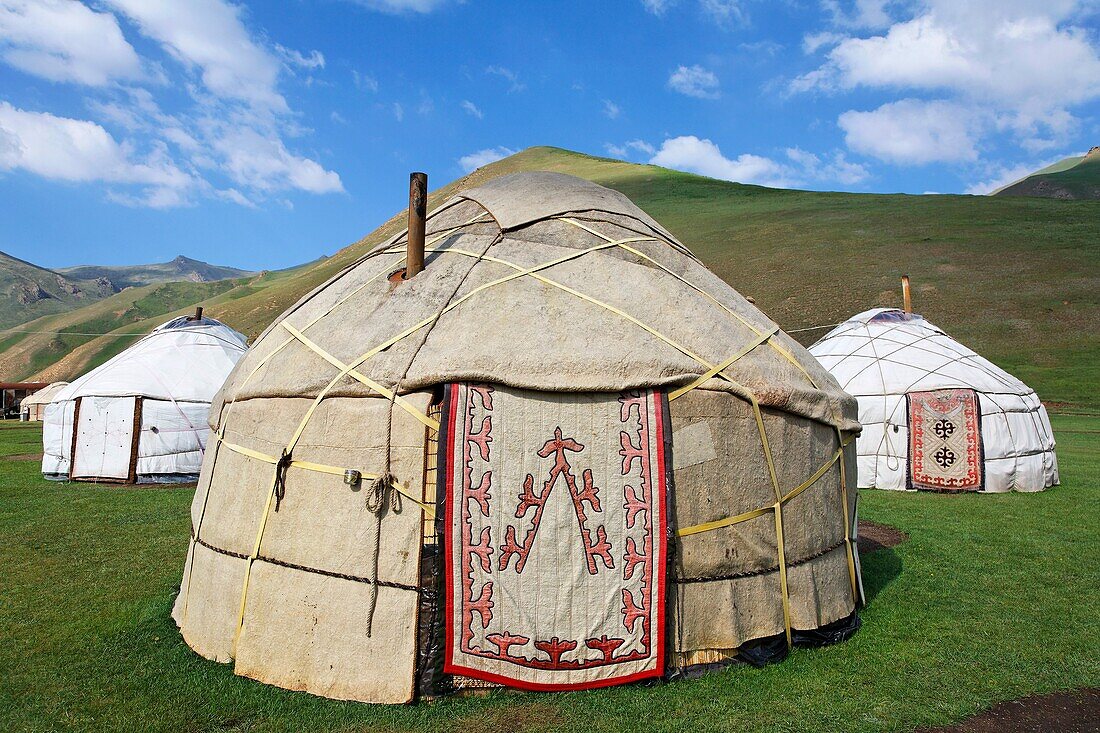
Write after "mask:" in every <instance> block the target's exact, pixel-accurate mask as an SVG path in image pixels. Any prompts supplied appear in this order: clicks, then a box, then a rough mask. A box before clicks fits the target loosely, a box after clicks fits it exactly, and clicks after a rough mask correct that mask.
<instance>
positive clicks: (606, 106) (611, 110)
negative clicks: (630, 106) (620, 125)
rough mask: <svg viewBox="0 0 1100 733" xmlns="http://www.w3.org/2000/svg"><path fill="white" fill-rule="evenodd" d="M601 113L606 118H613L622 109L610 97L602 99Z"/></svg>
mask: <svg viewBox="0 0 1100 733" xmlns="http://www.w3.org/2000/svg"><path fill="white" fill-rule="evenodd" d="M603 113H604V116H605V117H607V119H609V120H614V119H616V118H617V117H618V116H619V114H620V113H622V109H621V108H620V107H619V105H617V104H615V103H614V102H612V101H611V100H610V99H605V100H603Z"/></svg>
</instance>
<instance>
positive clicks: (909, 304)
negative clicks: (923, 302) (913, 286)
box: [901, 275, 913, 313]
mask: <svg viewBox="0 0 1100 733" xmlns="http://www.w3.org/2000/svg"><path fill="white" fill-rule="evenodd" d="M901 300H902V307H903V308H904V309H905V312H906V313H912V312H913V298H912V297H911V296H910V295H909V276H908V275H902V276H901Z"/></svg>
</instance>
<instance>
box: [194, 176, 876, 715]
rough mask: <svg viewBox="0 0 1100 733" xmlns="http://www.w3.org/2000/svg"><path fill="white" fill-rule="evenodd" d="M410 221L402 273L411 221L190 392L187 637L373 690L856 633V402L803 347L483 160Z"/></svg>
mask: <svg viewBox="0 0 1100 733" xmlns="http://www.w3.org/2000/svg"><path fill="white" fill-rule="evenodd" d="M417 200H421V201H422V199H420V198H419V195H418V199H417ZM410 209H411V212H412V214H413V215H412V216H411V217H410V218H411V219H412V221H413V225H414V226H413V227H412V229H413V231H414V232H416V231H417V230H418V228H419V227H417V226H416V224H417V222H418V221H420V220H419V219H418V217H417V216H416V213H417V209H418V207H417V206H415V205H414V206H411V207H410ZM420 223H421V224H422V223H423V222H422V221H420ZM426 228H427V234H426V240H427V246H426V253H427V254H426V261H425V267H424V269H423V271H421V272H419V273H418V274H414V275H413V276H412V277H408V278H407V279H406V277H405V276H406V275H407V274H408V273H407V272H406V271H405V270H404V268H405V266H406V253H407V252H410V251H411V256H410V257H409V262H410V264H409V268H410V271H411V272H414V273H415V272H416V269H417V268H416V267H415V265H414V264H413V263H415V262H416V260H417V254H418V250H417V247H416V240H417V237H416V235H415V234H414V236H413V242H412V244H413V246H412V247H411V248H408V247H407V244H408V242H407V236H406V235H404V234H402V235H400V236H398V237H396V238H395V239H393V240H391V241H389V242H387V243H385V244H383V245H381V246H379V247H377V248H376V249H374V250H373V251H371V252H370V253H369V254H367V255H366V256H364V257H363V258H362V259H360V260H359V261H358V262H356V263H354V264H353V265H351V266H350V267H348V268H347V269H345V270H344V271H343V272H341V273H340V274H338V275H337V276H335V277H334V278H332V279H331V280H330V281H329V282H327V283H325V284H324V285H322V286H320V287H319V288H317V289H316V290H315V291H313V292H312V293H310V294H308V295H307V296H306V297H304V298H302V300H300V301H299V302H298V303H297V304H296V305H295V306H294V307H292V308H291V309H290V310H288V311H287V312H286V313H284V314H283V316H282V317H280V318H279V319H278V320H277V321H276V322H275V323H274V324H272V326H271V327H270V328H268V330H267V331H266V332H265V333H264V334H262V335H261V336H260V338H259V340H258V341H257V342H256V344H255V345H254V346H253V348H252V350H251V351H250V352H249V353H248V355H246V356H245V358H244V359H242V360H241V362H240V363H239V364H238V365H237V368H236V369H235V370H234V371H233V374H232V375H231V376H230V377H229V379H228V380H227V382H226V385H225V387H224V388H223V389H222V391H221V392H220V393H219V395H218V397H217V398H216V399H215V401H214V404H213V406H212V409H211V427H212V428H213V430H214V431H215V434H216V436H217V438H216V444H213V445H212V446H211V449H210V450H209V451H207V454H206V459H205V461H204V463H203V470H202V475H201V478H200V480H199V485H198V489H197V490H196V494H195V501H194V504H193V506H192V514H191V517H192V538H191V543H190V550H189V553H188V557H187V559H186V564H185V567H184V573H183V580H182V584H181V588H180V593H179V596H178V599H177V601H176V604H175V608H174V611H173V615H174V617H175V619H176V621H177V623H178V624H179V626H180V629H181V630H182V634H183V638H184V639H185V640H186V642H187V643H188V644H189V645H190V646H191V647H192V648H193V649H194V650H195V651H197V652H198V653H200V654H202V655H203V656H205V657H208V658H210V659H214V660H217V661H221V662H232V663H233V664H234V668H235V670H236V672H237V674H240V675H244V676H248V677H252V678H255V679H258V680H261V681H264V682H268V683H271V684H274V685H279V686H281V687H286V688H290V689H296V690H306V691H309V692H312V693H315V694H319V695H325V696H328V697H334V698H345V699H354V700H362V701H371V702H387V703H400V702H406V701H409V700H412V699H413V698H415V697H417V696H418V695H434V694H436V693H439V692H441V691H445V690H453V689H456V688H458V689H463V688H468V687H476V686H485V685H493V684H499V685H507V686H511V687H518V688H525V689H541V690H563V689H578V688H588V687H598V686H604V685H611V684H618V683H622V682H628V681H631V680H638V679H643V678H648V677H656V676H661V675H666V676H668V675H673V674H675V673H677V672H680V671H685V670H693V669H698V668H700V667H701V666H704V665H710V664H716V663H722V662H728V661H730V660H732V659H733V658H735V657H738V656H741V657H742V658H746V657H747V658H749V659H757V660H759V659H767V658H769V656H775V655H776V654H782V653H785V651H786V649H787V648H788V645H789V644H799V643H806V644H810V643H820V642H822V641H825V640H837V639H841V638H845V637H846V636H847V635H848V634H850V633H852V632H853V631H854V630H855V628H857V625H858V617H857V616H856V615H855V611H856V607H857V605H858V602H859V600H858V599H859V595H860V584H859V583H860V581H859V565H858V555H857V553H856V548H855V546H854V541H853V540H854V537H855V502H856V492H855V491H854V487H850V486H848V485H847V484H846V478H845V477H846V475H847V474H848V473H851V472H852V471H853V470H854V468H855V464H854V453H853V451H852V446H851V445H850V444H849V441H850V440H851V438H852V436H853V434H854V431H855V430H857V429H858V423H857V422H856V420H855V417H856V404H855V401H854V400H853V399H852V398H851V397H849V396H847V395H846V394H844V392H843V391H842V390H840V388H839V387H838V386H837V384H836V382H835V381H834V380H833V379H832V378H831V377H830V376H829V375H828V373H826V372H825V371H824V370H823V369H821V367H820V366H819V365H818V364H817V363H816V362H815V361H814V360H813V359H812V358H811V357H810V356H809V354H807V353H806V351H805V350H804V349H803V348H802V347H800V346H799V345H798V344H797V343H795V342H794V341H793V340H792V339H791V338H789V337H788V336H787V335H786V334H784V333H783V332H782V331H780V330H779V328H778V327H777V326H776V325H775V324H774V323H773V322H771V321H770V320H769V319H768V318H767V317H766V316H764V314H763V313H761V312H760V311H759V310H757V309H756V308H755V307H754V306H752V305H751V304H750V303H749V302H748V301H747V300H746V299H745V298H743V297H742V296H741V295H739V294H738V293H737V292H736V291H734V290H733V289H732V288H731V287H729V286H728V285H727V284H725V283H724V282H722V280H720V279H719V278H718V277H717V276H715V275H714V274H713V273H711V272H710V271H709V270H707V269H706V268H705V267H704V266H703V265H702V264H701V263H700V262H699V260H698V259H696V258H695V256H694V255H692V253H691V252H689V251H688V250H687V249H686V248H685V247H684V246H683V245H682V244H680V243H679V242H678V241H677V240H676V239H675V238H674V237H672V235H670V234H669V233H668V232H667V231H665V229H663V228H662V227H661V226H660V225H659V224H658V223H657V222H655V221H654V220H653V219H651V218H650V217H649V216H647V215H646V214H645V213H644V212H642V211H641V210H640V209H639V208H638V207H636V206H635V205H634V204H633V203H631V202H630V201H629V200H628V199H627V198H625V197H624V196H622V195H621V194H619V193H617V192H615V191H611V190H608V189H606V188H603V187H600V186H598V185H595V184H593V183H590V182H587V181H583V180H580V179H577V178H573V177H570V176H564V175H560V174H553V173H529V174H516V175H509V176H505V177H502V178H498V179H495V180H493V181H492V182H490V183H487V184H485V185H483V186H481V187H479V188H475V189H471V190H467V191H465V192H464V193H461V194H459V195H457V196H455V197H454V198H452V199H450V200H449V201H447V202H446V203H444V204H443V205H442V206H441V207H440V208H438V209H436V210H435V212H434V213H433V214H432V215H431V216H430V217H428V218H427V224H426ZM845 446H847V447H845Z"/></svg>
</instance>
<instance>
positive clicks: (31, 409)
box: [20, 382, 69, 422]
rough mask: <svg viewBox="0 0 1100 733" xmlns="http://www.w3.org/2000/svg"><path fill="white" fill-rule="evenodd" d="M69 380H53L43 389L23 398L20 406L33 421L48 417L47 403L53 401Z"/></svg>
mask: <svg viewBox="0 0 1100 733" xmlns="http://www.w3.org/2000/svg"><path fill="white" fill-rule="evenodd" d="M68 384H69V383H68V382H51V383H50V384H47V385H46V386H45V387H43V388H42V389H40V390H38V391H37V392H35V393H34V394H32V395H29V396H27V397H25V398H24V399H23V402H22V403H20V408H21V410H22V411H23V412H25V413H26V414H27V419H28V420H30V421H31V422H39V421H41V420H43V419H44V418H45V417H46V405H48V404H50V403H51V402H53V399H54V397H56V396H57V393H58V392H60V391H61V390H62V389H64V388H65V387H66V386H68Z"/></svg>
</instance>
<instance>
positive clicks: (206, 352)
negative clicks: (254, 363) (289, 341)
mask: <svg viewBox="0 0 1100 733" xmlns="http://www.w3.org/2000/svg"><path fill="white" fill-rule="evenodd" d="M247 348H248V347H247V346H246V344H245V338H244V336H242V335H241V334H239V333H237V332H236V331H234V330H233V329H231V328H229V327H228V326H226V325H225V324H223V323H221V322H220V321H217V320H215V319H213V318H208V317H204V316H203V315H202V309H201V308H200V309H199V310H198V312H197V313H196V315H194V316H181V317H180V318H175V319H173V320H171V321H168V322H167V323H165V324H163V325H160V326H158V327H157V328H156V329H154V330H153V332H152V333H150V334H149V335H148V336H145V337H143V338H142V339H141V340H140V341H138V342H137V343H136V344H134V345H133V346H131V347H130V348H128V349H126V350H125V351H123V352H122V353H121V354H118V355H117V356H115V357H114V358H112V359H111V360H109V361H107V362H106V363H104V364H102V365H101V366H99V367H97V368H95V369H93V370H92V371H90V372H88V373H87V374H85V375H84V376H82V377H80V378H79V379H77V380H76V381H74V382H72V383H71V384H69V385H67V386H66V387H64V388H62V389H61V390H60V391H58V392H57V394H56V395H55V396H54V398H53V401H52V402H51V403H50V404H49V406H48V407H47V408H46V416H45V420H44V423H43V426H42V446H43V457H42V474H43V475H44V476H45V477H46V478H48V479H53V480H58V481H68V480H73V481H102V482H117V483H181V482H187V481H194V480H195V479H196V478H197V477H198V473H199V466H200V465H201V464H202V454H203V451H204V450H205V448H206V445H207V441H208V439H209V432H210V429H209V427H208V426H207V420H208V414H209V412H210V400H211V399H212V398H213V397H214V394H215V393H216V392H217V391H218V389H219V388H220V387H221V386H222V383H223V382H224V381H225V378H226V377H227V376H228V375H229V372H230V370H232V369H233V365H234V364H236V363H237V361H238V360H239V359H240V358H241V356H242V355H243V354H244V353H245V351H246V349H247Z"/></svg>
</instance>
